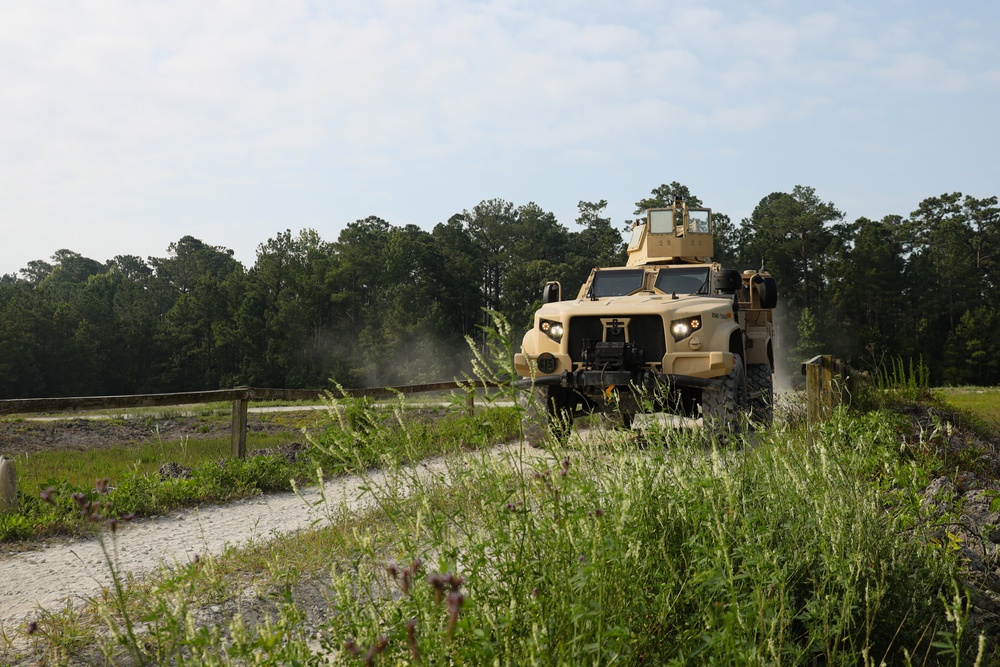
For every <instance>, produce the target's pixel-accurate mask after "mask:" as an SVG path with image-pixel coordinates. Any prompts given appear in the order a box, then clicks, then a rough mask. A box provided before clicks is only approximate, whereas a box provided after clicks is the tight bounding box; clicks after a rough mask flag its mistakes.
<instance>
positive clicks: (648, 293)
mask: <svg viewBox="0 0 1000 667" xmlns="http://www.w3.org/2000/svg"><path fill="white" fill-rule="evenodd" d="M712 253H713V234H712V212H711V210H710V209H707V208H689V207H688V206H687V205H686V204H685V203H684V202H683V201H680V200H678V201H676V202H674V204H673V205H672V206H671V207H670V208H656V209H650V210H648V211H646V212H645V217H644V218H642V219H640V220H637V221H635V223H634V226H633V228H632V238H631V241H630V242H629V245H628V261H627V263H626V266H623V267H614V268H601V267H599V268H595V269H594V270H593V271H592V272H591V274H590V277H589V278H588V279H587V281H586V282H585V283H584V284H583V286H582V287H581V288H580V292H579V294H577V296H576V298H575V299H571V300H567V301H563V300H562V295H561V286H560V285H559V283H558V282H550V283H548V284H547V285H546V286H545V289H544V290H543V295H542V300H543V301H544V304H543V305H542V307H541V308H540V309H539V310H538V312H536V313H535V323H534V327H533V328H532V329H531V330H530V331H528V332H527V333H526V334H525V335H524V340H523V341H522V343H521V352H520V353H519V354H516V355H515V356H514V365H515V369H516V371H517V373H518V375H520V376H521V377H522V378H524V379H523V380H522V381H521V382H519V383H518V384H520V385H522V386H530V387H531V391H533V392H534V394H529V396H531V397H532V398H533V399H535V400H532V401H530V404H531V405H533V406H534V407H535V408H538V407H540V406H542V405H544V406H545V415H546V420H545V421H546V423H547V424H548V426H549V428H550V430H551V432H552V433H553V434H554V435H556V436H557V437H564V436H566V435H568V433H569V429H570V427H571V426H572V423H573V419H574V418H575V417H579V416H583V415H587V414H593V413H607V414H609V415H614V416H616V417H620V419H621V422H622V423H623V425H624V426H626V427H630V426H631V422H632V418H633V416H634V415H635V414H636V413H637V412H642V411H652V412H672V413H675V414H681V415H684V416H688V417H693V418H699V417H703V418H704V422H705V424H706V425H710V426H713V427H715V428H722V429H730V428H735V427H737V426H738V425H739V424H740V423H741V422H742V421H743V417H744V416H745V415H749V417H750V418H751V419H754V420H756V421H758V422H763V423H769V422H770V420H771V415H772V404H771V401H772V393H773V389H772V388H773V382H772V377H773V371H774V350H773V347H772V333H773V324H772V309H773V308H774V307H775V304H776V303H777V286H776V283H775V280H774V279H773V278H772V277H771V275H770V274H769V273H768V272H767V271H765V270H764V269H763V268H762V269H761V270H759V271H745V272H743V273H742V274H741V273H739V272H738V271H735V270H732V269H724V268H722V267H721V266H720V265H719V264H718V263H714V262H712Z"/></svg>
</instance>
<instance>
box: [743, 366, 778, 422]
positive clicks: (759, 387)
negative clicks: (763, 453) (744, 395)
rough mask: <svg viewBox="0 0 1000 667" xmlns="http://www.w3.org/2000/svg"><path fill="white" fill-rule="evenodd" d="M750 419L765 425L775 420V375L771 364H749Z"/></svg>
mask: <svg viewBox="0 0 1000 667" xmlns="http://www.w3.org/2000/svg"><path fill="white" fill-rule="evenodd" d="M747 392H748V394H749V396H750V419H752V420H753V421H755V422H757V423H758V424H761V425H763V426H770V425H771V424H772V423H773V422H774V375H773V374H772V373H771V365H770V364H766V363H765V364H747Z"/></svg>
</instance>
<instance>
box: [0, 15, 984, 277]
mask: <svg viewBox="0 0 1000 667" xmlns="http://www.w3.org/2000/svg"><path fill="white" fill-rule="evenodd" d="M998 31H1000V3H996V2H994V1H992V0H989V1H987V0H964V1H963V0H960V1H958V2H953V3H942V2H923V1H916V0H914V1H906V0H859V1H854V0H850V1H844V2H837V1H831V2H803V1H802V0H787V1H786V0H761V1H755V2H746V1H745V0H731V1H722V2H698V1H695V0H691V1H687V0H676V1H675V0H615V2H607V1H606V2H598V1H596V0H579V1H577V0H466V1H453V0H335V1H321V0H317V1H306V0H88V1H85V2H78V3H66V2H62V1H59V2H56V1H54V0H31V2H24V1H23V0H0V229H2V230H3V232H4V234H3V239H4V241H3V242H2V243H0V275H2V274H9V273H16V272H18V271H19V270H20V269H22V268H24V267H26V266H27V264H28V262H30V261H32V260H45V261H50V260H51V256H52V255H53V253H55V252H56V251H57V250H60V249H68V250H71V251H73V252H77V253H80V254H82V255H84V256H86V257H90V258H92V259H96V260H98V261H102V262H103V261H106V260H108V259H111V258H113V257H115V256H117V255H138V256H140V257H143V258H146V257H150V256H153V257H166V256H168V254H169V252H168V247H169V245H170V244H171V243H173V242H175V241H177V240H179V239H180V238H182V237H184V236H187V235H191V236H194V237H195V238H198V239H200V240H202V241H204V242H205V243H208V244H211V245H218V246H223V247H225V248H229V249H232V250H233V251H234V253H235V257H236V258H237V259H238V260H240V261H241V262H242V263H243V264H244V265H245V266H247V267H250V266H252V265H253V263H254V261H255V258H256V250H257V247H258V245H260V244H262V243H265V242H266V241H267V240H268V239H270V238H273V237H275V236H276V235H277V234H279V233H281V232H282V231H284V230H285V229H290V230H292V232H293V233H297V232H298V231H299V230H301V229H307V228H308V229H315V230H317V231H318V232H319V234H320V236H321V237H322V238H324V239H326V240H329V241H335V240H336V238H337V236H338V234H339V233H340V230H341V229H343V227H344V225H346V224H347V223H349V222H352V221H354V220H358V219H361V218H365V217H367V216H371V215H374V216H379V217H381V218H383V219H385V220H387V221H388V222H389V223H391V224H393V225H396V226H403V225H407V224H415V225H418V226H420V227H422V228H424V229H427V230H431V229H433V227H434V225H436V224H438V223H440V222H444V221H446V220H447V219H448V218H449V217H451V216H452V215H454V214H455V213H460V212H462V211H463V210H467V209H471V208H472V207H474V206H475V205H476V204H477V203H479V202H480V201H482V200H484V199H492V198H501V199H505V200H508V201H511V202H513V203H514V204H515V205H518V206H520V205H522V204H527V203H529V202H535V203H536V204H538V205H539V206H540V207H542V208H543V209H544V210H546V211H551V212H552V213H554V214H555V215H556V217H557V219H558V220H559V221H560V222H561V223H562V224H564V225H566V226H567V227H569V228H570V229H577V227H576V226H575V224H574V220H575V218H576V217H577V214H578V203H579V202H580V201H591V202H596V201H600V200H602V199H603V200H607V202H608V206H607V209H606V213H607V214H608V215H609V216H610V217H611V218H612V220H613V221H614V222H615V224H616V225H617V226H621V227H624V224H625V220H626V219H628V218H631V217H633V216H632V214H633V211H634V208H635V202H637V201H638V200H640V199H642V198H643V197H645V196H647V195H648V194H649V192H650V190H652V189H653V188H655V187H657V186H658V185H660V184H662V183H670V182H672V181H678V182H680V183H682V184H684V185H686V186H687V187H688V188H690V190H691V191H692V193H694V194H695V195H697V196H698V197H699V198H701V199H702V201H703V202H704V203H705V205H707V206H710V207H712V208H714V209H715V210H717V211H719V212H722V213H725V214H727V215H729V216H730V218H732V219H733V220H734V221H739V220H742V219H743V218H747V217H749V216H750V214H751V213H752V212H753V209H754V207H755V206H756V205H757V203H758V202H759V201H760V200H761V199H762V198H763V197H765V196H767V195H768V194H770V193H772V192H790V191H791V190H792V188H793V187H794V186H796V185H804V186H808V187H812V188H815V190H816V194H817V196H818V197H819V198H820V199H821V200H823V201H828V202H832V203H833V204H834V205H835V206H836V207H837V208H838V209H840V210H841V211H843V212H844V214H845V219H846V220H848V221H851V220H854V219H856V218H858V217H861V216H865V217H868V218H876V219H877V218H881V217H882V216H885V215H889V214H898V215H903V216H905V215H907V214H909V213H910V212H911V211H913V210H915V209H916V208H917V205H918V204H919V203H920V201H922V200H923V199H925V198H927V197H932V196H936V195H940V194H943V193H946V192H962V193H965V194H968V195H972V196H975V197H990V196H994V195H998V194H1000V182H998V179H997V168H996V162H997V159H998V156H1000V132H997V131H996V124H997V122H998V119H1000V40H997V39H996V38H995V36H996V34H997V33H998Z"/></svg>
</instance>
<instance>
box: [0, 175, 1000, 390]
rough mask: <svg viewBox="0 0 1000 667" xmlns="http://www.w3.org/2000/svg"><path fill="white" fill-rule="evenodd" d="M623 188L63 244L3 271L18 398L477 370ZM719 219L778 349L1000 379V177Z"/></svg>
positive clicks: (613, 240) (6, 337) (587, 261)
mask: <svg viewBox="0 0 1000 667" xmlns="http://www.w3.org/2000/svg"><path fill="white" fill-rule="evenodd" d="M675 197H682V198H684V199H686V200H687V201H688V202H689V203H690V204H693V205H700V204H701V203H702V202H701V200H700V199H699V198H698V197H696V196H695V195H693V194H692V193H691V192H690V191H689V189H688V188H687V187H685V186H683V185H681V184H679V183H677V182H673V183H670V184H664V185H661V186H659V187H657V188H654V189H653V190H652V191H651V193H650V196H649V197H646V198H644V199H642V200H640V201H638V202H636V214H639V213H640V212H641V211H642V210H644V209H646V208H650V207H655V206H662V205H666V204H668V202H670V201H672V200H673V199H674V198H675ZM706 204H709V205H710V202H706ZM606 207H607V202H606V201H604V200H601V201H597V202H585V201H581V202H580V203H579V206H578V215H577V218H576V220H575V223H576V229H575V230H570V229H568V228H567V227H566V226H564V225H562V224H560V223H559V221H558V220H557V219H556V217H555V215H554V214H552V213H551V212H548V211H545V210H543V209H542V208H541V207H539V206H538V205H536V204H534V203H528V204H523V205H520V206H518V205H515V204H514V203H512V202H508V201H505V200H502V199H490V200H485V201H482V202H480V203H479V204H477V205H475V206H474V207H472V208H471V209H468V210H464V211H462V212H461V213H457V214H455V215H453V216H451V217H450V218H449V219H448V220H447V221H446V222H441V223H439V224H437V225H436V226H435V227H434V228H433V229H432V230H431V231H426V230H424V229H422V228H420V227H417V226H415V225H406V226H403V227H399V226H395V225H393V224H391V223H390V222H388V221H386V220H383V219H381V218H378V217H368V218H365V219H362V220H357V221H355V222H352V223H350V224H348V225H347V226H346V227H345V228H344V229H343V230H342V231H341V232H340V234H339V235H338V237H337V239H336V240H335V241H329V240H325V239H323V238H322V237H321V236H320V234H319V232H317V231H316V230H313V229H305V230H302V231H299V232H298V233H292V232H291V230H285V231H283V232H280V233H278V234H276V235H275V236H274V237H273V238H270V239H268V240H267V241H266V242H264V243H262V244H260V245H259V246H258V248H257V254H256V261H255V262H254V264H253V266H250V267H245V266H243V265H242V264H241V263H240V262H239V261H237V260H236V259H235V258H234V257H233V252H232V251H231V250H229V249H226V248H224V247H220V246H213V245H209V244H206V243H204V242H202V241H200V240H199V239H197V238H194V237H192V236H184V237H183V238H181V239H179V240H178V241H176V242H174V243H172V244H170V246H169V247H168V248H167V254H166V256H165V257H148V258H146V259H143V258H141V257H137V256H134V255H120V256H117V257H115V258H113V259H111V260H109V261H107V262H104V263H101V262H98V261H95V260H93V259H89V258H87V257H84V256H81V255H80V254H78V253H75V252H73V251H71V250H66V249H62V250H58V251H56V252H55V254H54V255H53V256H52V257H51V261H43V260H35V261H32V262H29V264H28V266H27V267H25V268H23V269H21V270H20V271H19V272H18V273H16V274H7V275H4V276H2V277H0V397H3V398H22V397H45V396H69V395H99V394H131V393H146V392H169V391H189V390H198V389H216V388H223V387H231V386H236V385H251V386H259V387H265V386H266V387H297V388H315V387H324V386H329V383H330V382H331V381H336V382H338V383H340V384H342V385H344V386H350V387H354V386H385V385H393V384H402V383H408V382H425V381H440V380H444V379H449V378H452V377H455V375H456V374H458V373H460V372H462V371H463V370H465V369H466V368H467V364H468V359H469V356H470V355H469V350H468V346H467V343H466V337H472V338H473V340H481V336H482V335H483V334H482V327H484V326H488V325H489V315H488V312H489V311H496V312H499V313H501V314H503V315H504V316H505V317H506V318H507V319H508V321H510V322H511V323H512V325H513V328H514V331H515V335H516V336H517V337H518V340H519V336H520V333H521V332H523V331H525V330H526V329H527V327H530V326H531V322H532V315H533V312H534V310H535V309H536V308H537V307H538V306H539V305H540V292H541V287H542V285H543V284H544V283H545V282H546V281H547V280H551V279H558V280H560V281H561V282H562V284H563V286H564V290H565V294H567V295H569V296H573V295H575V292H576V289H578V287H579V285H580V284H582V282H583V281H584V280H585V279H586V276H587V274H588V273H589V271H590V269H591V268H592V267H593V266H613V265H617V264H621V263H622V262H623V261H624V257H625V242H624V239H623V235H622V232H623V231H625V230H623V229H622V228H621V225H619V226H617V227H616V225H614V224H613V223H612V221H611V219H610V218H609V217H608V216H607V215H606V211H605V210H606ZM715 220H716V259H718V260H719V261H721V262H723V263H724V264H725V265H727V266H733V267H735V268H739V269H744V268H759V267H760V266H761V265H762V264H763V265H764V266H766V268H768V269H769V270H770V271H771V272H772V274H773V275H774V276H775V277H776V278H777V279H778V283H779V289H780V291H781V295H782V299H781V306H780V312H779V318H780V320H781V322H782V323H783V324H784V326H783V328H782V330H781V332H780V334H779V346H780V347H781V349H780V350H779V352H778V354H779V356H780V355H781V354H782V350H784V352H786V353H787V354H788V355H789V356H790V357H791V359H792V360H793V361H794V362H798V361H801V360H804V359H805V358H807V357H808V356H811V355H812V354H814V353H817V352H820V351H822V352H829V353H833V354H836V355H838V356H840V357H841V358H844V359H847V360H849V361H851V362H852V363H854V364H855V365H857V366H862V367H863V366H871V365H877V364H878V363H880V362H882V361H884V360H885V359H886V358H887V357H893V358H895V357H902V358H903V359H914V360H916V359H922V360H923V362H924V363H925V364H926V365H927V366H928V367H929V368H930V370H931V372H932V374H933V378H934V379H935V380H936V381H938V382H942V383H951V384H996V383H997V382H998V380H1000V377H998V376H1000V368H998V365H997V354H996V353H997V352H998V351H1000V349H998V348H1000V326H997V325H998V324H1000V322H997V319H998V306H1000V299H998V297H997V294H996V290H995V285H996V283H997V279H998V277H1000V276H998V274H997V261H998V259H1000V258H998V251H1000V208H998V207H997V198H996V197H990V198H987V199H975V198H973V197H969V196H963V195H962V194H960V193H951V194H945V195H941V196H940V197H932V198H929V199H925V200H924V201H922V202H920V204H919V206H918V207H917V209H916V210H915V211H914V212H912V213H911V214H910V215H909V216H908V217H905V218H904V217H902V216H898V215H891V216H886V217H885V218H883V219H881V220H877V221H876V220H870V219H867V218H859V219H857V220H856V221H854V222H853V223H849V222H846V221H845V220H844V215H843V213H841V212H840V211H839V210H838V209H837V208H836V206H835V205H834V204H833V203H831V202H823V201H821V200H820V199H819V197H818V196H817V195H816V192H815V190H814V189H813V188H809V187H803V186H796V187H795V188H793V189H792V191H791V192H787V193H785V192H776V193H772V194H769V195H767V196H766V197H764V198H763V199H762V200H761V201H760V203H759V204H758V205H757V207H756V208H755V209H754V211H753V213H752V215H751V216H750V217H749V218H746V219H744V220H742V221H740V223H739V224H735V223H733V222H732V221H731V220H730V219H729V217H728V216H726V215H725V214H723V213H721V212H718V211H717V212H716V218H715ZM624 226H625V227H630V223H629V222H626V224H625V225H624Z"/></svg>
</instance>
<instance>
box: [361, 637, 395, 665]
mask: <svg viewBox="0 0 1000 667" xmlns="http://www.w3.org/2000/svg"><path fill="white" fill-rule="evenodd" d="M387 646H389V638H388V637H386V636H385V635H382V636H381V637H379V638H378V639H377V640H376V641H375V643H374V644H372V645H371V646H370V647H369V648H368V653H366V654H365V657H364V658H363V660H364V663H365V665H374V664H375V656H377V655H381V654H382V653H384V652H385V649H386V647H387Z"/></svg>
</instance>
